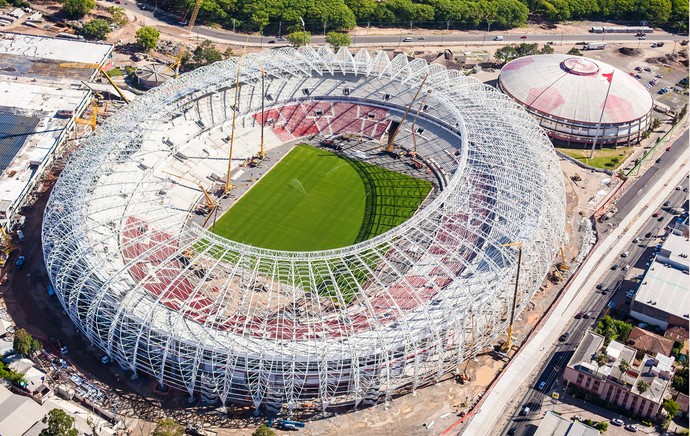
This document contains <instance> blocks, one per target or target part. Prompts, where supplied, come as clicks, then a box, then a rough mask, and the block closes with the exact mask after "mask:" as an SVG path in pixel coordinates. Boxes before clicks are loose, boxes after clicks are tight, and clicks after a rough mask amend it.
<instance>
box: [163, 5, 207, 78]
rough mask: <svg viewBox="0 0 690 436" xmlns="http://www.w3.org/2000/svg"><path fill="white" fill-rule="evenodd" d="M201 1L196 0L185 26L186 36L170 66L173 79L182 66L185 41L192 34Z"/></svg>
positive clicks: (185, 49)
mask: <svg viewBox="0 0 690 436" xmlns="http://www.w3.org/2000/svg"><path fill="white" fill-rule="evenodd" d="M202 1H203V0H196V4H195V5H194V10H193V11H192V16H191V17H189V24H187V36H185V38H184V41H182V46H181V47H180V52H179V53H178V54H177V58H176V59H175V62H174V63H173V64H172V65H170V69H171V70H173V71H174V72H175V78H176V79H177V77H178V76H179V75H180V65H181V64H182V57H183V56H184V53H185V51H187V41H188V40H189V35H191V33H192V28H194V23H195V22H196V17H197V16H198V15H199V9H201V2H202Z"/></svg>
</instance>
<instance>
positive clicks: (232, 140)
mask: <svg viewBox="0 0 690 436" xmlns="http://www.w3.org/2000/svg"><path fill="white" fill-rule="evenodd" d="M245 51H246V46H245ZM243 60H244V56H242V57H240V61H239V62H238V63H237V79H236V80H235V104H234V105H233V107H232V130H231V132H230V150H229V151H228V177H227V179H226V180H225V194H227V193H228V192H230V190H231V189H232V182H231V181H230V172H231V171H232V147H233V145H234V144H235V122H236V121H237V111H238V107H237V106H238V104H239V99H240V73H241V72H242V61H243Z"/></svg>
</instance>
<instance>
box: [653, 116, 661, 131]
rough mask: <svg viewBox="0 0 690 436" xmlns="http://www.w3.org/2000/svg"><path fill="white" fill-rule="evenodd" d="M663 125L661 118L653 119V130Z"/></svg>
mask: <svg viewBox="0 0 690 436" xmlns="http://www.w3.org/2000/svg"><path fill="white" fill-rule="evenodd" d="M659 127H661V120H660V119H659V118H654V119H653V120H652V130H656V129H658V128H659Z"/></svg>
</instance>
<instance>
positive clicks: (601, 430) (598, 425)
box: [594, 421, 609, 433]
mask: <svg viewBox="0 0 690 436" xmlns="http://www.w3.org/2000/svg"><path fill="white" fill-rule="evenodd" d="M594 428H596V429H597V430H599V433H605V432H606V430H608V429H609V423H608V422H606V421H601V422H597V423H596V424H595V425H594Z"/></svg>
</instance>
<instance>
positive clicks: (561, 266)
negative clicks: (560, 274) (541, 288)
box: [556, 245, 570, 271]
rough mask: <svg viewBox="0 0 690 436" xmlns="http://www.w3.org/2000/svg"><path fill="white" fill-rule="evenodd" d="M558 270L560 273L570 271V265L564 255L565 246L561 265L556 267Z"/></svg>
mask: <svg viewBox="0 0 690 436" xmlns="http://www.w3.org/2000/svg"><path fill="white" fill-rule="evenodd" d="M556 268H557V269H558V270H560V271H568V270H569V269H570V267H569V266H568V263H567V262H566V261H565V254H564V253H563V246H562V245H561V263H559V264H557V265H556Z"/></svg>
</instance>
